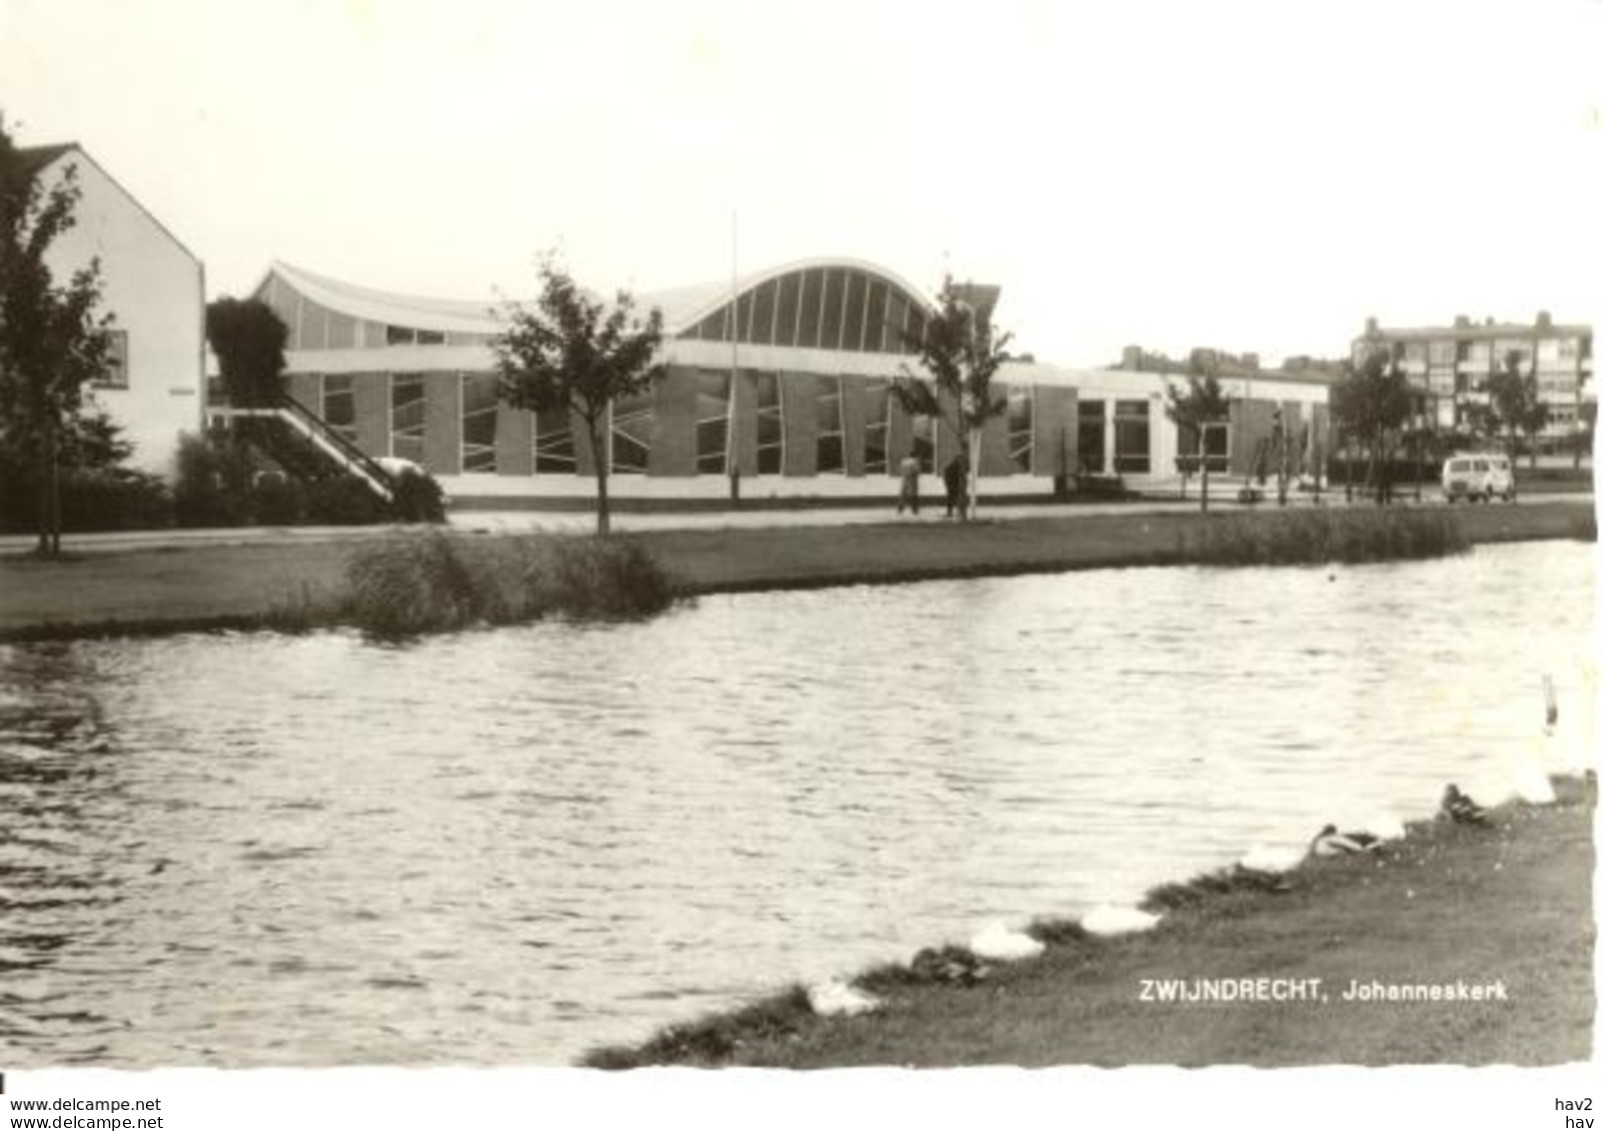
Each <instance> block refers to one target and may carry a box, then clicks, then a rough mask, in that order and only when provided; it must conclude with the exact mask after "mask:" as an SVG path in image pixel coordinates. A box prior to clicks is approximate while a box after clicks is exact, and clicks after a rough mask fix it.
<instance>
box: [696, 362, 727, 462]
mask: <svg viewBox="0 0 1603 1131" xmlns="http://www.w3.org/2000/svg"><path fill="white" fill-rule="evenodd" d="M728 466H729V374H727V373H716V372H713V371H712V370H702V371H700V372H698V373H697V374H696V473H697V474H698V475H722V474H724V472H725V471H726V470H727V469H728Z"/></svg>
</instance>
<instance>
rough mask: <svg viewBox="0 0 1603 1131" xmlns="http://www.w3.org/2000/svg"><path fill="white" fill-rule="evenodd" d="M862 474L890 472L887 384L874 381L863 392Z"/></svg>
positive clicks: (888, 383) (888, 392) (889, 412)
mask: <svg viewBox="0 0 1603 1131" xmlns="http://www.w3.org/2000/svg"><path fill="white" fill-rule="evenodd" d="M863 405H864V413H863V418H864V422H865V423H864V425H863V474H864V475H887V474H889V473H890V470H891V467H890V434H891V383H890V382H889V381H885V380H874V381H870V382H868V383H867V385H866V386H865V387H864V391H863Z"/></svg>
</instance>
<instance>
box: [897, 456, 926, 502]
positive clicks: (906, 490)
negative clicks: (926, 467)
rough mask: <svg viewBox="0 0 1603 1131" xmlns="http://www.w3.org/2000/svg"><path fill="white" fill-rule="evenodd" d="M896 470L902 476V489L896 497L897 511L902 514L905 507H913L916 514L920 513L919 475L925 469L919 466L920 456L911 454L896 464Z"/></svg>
mask: <svg viewBox="0 0 1603 1131" xmlns="http://www.w3.org/2000/svg"><path fill="white" fill-rule="evenodd" d="M896 470H897V471H898V472H899V473H900V474H901V477H902V491H901V494H900V495H898V496H897V498H896V513H897V514H901V513H902V508H903V507H911V508H912V510H913V513H914V514H917V513H918V476H919V473H920V472H921V471H922V470H923V468H922V467H920V466H919V462H918V457H917V456H915V455H909V456H907V457H906V458H905V459H903V460H902V462H901V463H899V464H897V465H896Z"/></svg>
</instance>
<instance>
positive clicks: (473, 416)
mask: <svg viewBox="0 0 1603 1131" xmlns="http://www.w3.org/2000/svg"><path fill="white" fill-rule="evenodd" d="M499 405H500V398H499V396H498V391H497V382H496V376H495V374H494V373H465V374H463V375H462V471H463V474H466V475H494V474H495V418H496V411H497V409H498V408H499Z"/></svg>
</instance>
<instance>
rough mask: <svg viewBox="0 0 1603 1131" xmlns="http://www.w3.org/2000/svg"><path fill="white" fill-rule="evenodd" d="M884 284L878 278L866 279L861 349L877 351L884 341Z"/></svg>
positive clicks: (870, 351)
mask: <svg viewBox="0 0 1603 1131" xmlns="http://www.w3.org/2000/svg"><path fill="white" fill-rule="evenodd" d="M885 292H886V286H885V284H884V283H882V282H880V281H879V280H878V279H870V280H869V281H868V309H867V312H866V313H865V314H864V316H863V349H865V350H867V351H868V352H869V353H878V352H880V348H881V346H882V345H883V343H884V341H885Z"/></svg>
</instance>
